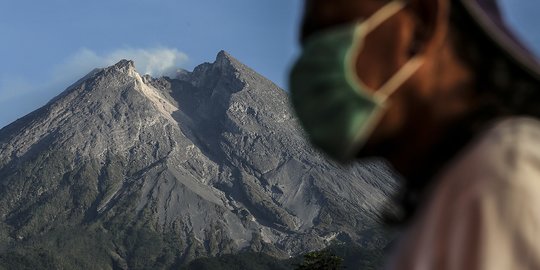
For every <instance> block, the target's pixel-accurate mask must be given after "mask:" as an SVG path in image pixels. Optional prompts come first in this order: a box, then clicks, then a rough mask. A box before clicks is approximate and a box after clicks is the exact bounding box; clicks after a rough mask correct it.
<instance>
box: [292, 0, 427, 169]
mask: <svg viewBox="0 0 540 270" xmlns="http://www.w3.org/2000/svg"><path fill="white" fill-rule="evenodd" d="M404 5H405V4H404V3H402V2H397V1H395V2H390V3H389V4H387V5H386V6H384V7H383V8H381V9H380V10H379V11H377V12H376V13H375V14H373V15H372V16H371V17H370V18H369V19H367V20H365V21H363V22H361V23H355V24H353V25H349V26H346V27H341V28H337V29H332V30H331V31H326V32H322V33H319V34H316V35H314V36H313V37H311V38H310V39H308V40H307V42H306V43H305V45H304V47H303V52H302V55H301V56H300V58H299V59H298V60H297V62H296V64H295V65H294V67H293V69H292V71H291V74H290V82H289V83H290V90H291V100H292V105H293V107H294V109H295V111H296V114H297V116H298V118H299V120H300V123H301V124H302V126H303V127H304V130H305V131H306V132H307V134H308V136H309V138H310V140H311V142H312V144H314V145H315V146H316V147H318V148H320V149H321V150H323V151H324V152H325V153H326V154H328V155H329V156H330V157H332V158H334V159H337V160H340V161H347V160H350V159H351V158H354V155H355V154H356V153H357V152H358V151H359V150H360V148H361V147H362V146H363V144H364V143H365V142H366V141H367V140H368V138H369V135H370V134H371V133H372V132H373V130H374V128H375V127H376V125H377V124H378V123H379V121H380V119H381V118H382V116H383V112H384V109H385V107H386V105H387V104H386V103H387V99H388V97H389V96H390V95H391V94H392V93H393V92H394V91H395V90H396V89H398V88H399V87H400V86H401V85H402V84H403V83H404V82H405V81H406V80H407V79H408V78H410V77H411V76H412V75H413V74H414V72H416V70H417V69H418V68H419V67H420V65H421V63H422V61H421V59H420V58H418V57H417V58H413V59H411V60H410V61H409V62H408V63H407V64H405V65H404V66H403V67H402V68H401V69H400V70H399V71H398V72H397V73H396V74H395V75H394V76H392V78H390V80H389V81H388V82H386V83H385V84H384V85H383V86H382V87H381V88H380V89H378V90H372V89H370V88H368V87H367V86H366V85H365V84H364V83H363V82H362V81H361V80H360V78H358V76H357V72H356V71H357V67H356V61H357V59H358V55H359V53H360V51H361V50H362V46H363V43H364V39H365V37H366V36H367V35H368V34H369V33H370V32H371V31H373V30H374V29H375V28H377V27H378V26H379V25H380V24H382V23H383V22H384V21H386V20H388V19H389V18H390V17H391V16H393V15H395V14H396V13H398V12H399V11H400V10H401V9H403V8H404Z"/></svg>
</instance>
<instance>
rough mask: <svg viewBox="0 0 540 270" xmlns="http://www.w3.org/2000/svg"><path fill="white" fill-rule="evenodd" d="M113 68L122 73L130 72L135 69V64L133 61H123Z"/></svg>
mask: <svg viewBox="0 0 540 270" xmlns="http://www.w3.org/2000/svg"><path fill="white" fill-rule="evenodd" d="M113 68H115V69H117V70H121V71H129V70H131V69H135V63H134V62H133V60H126V59H122V60H120V61H118V63H116V64H114V65H113Z"/></svg>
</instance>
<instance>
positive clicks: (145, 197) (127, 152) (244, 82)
mask: <svg viewBox="0 0 540 270" xmlns="http://www.w3.org/2000/svg"><path fill="white" fill-rule="evenodd" d="M392 179H393V175H392V173H391V172H390V170H388V169H387V168H386V167H385V166H384V164H382V163H380V162H375V161H373V162H364V163H362V164H355V165H351V166H348V167H346V168H344V167H342V166H340V165H338V164H335V163H333V162H331V161H328V160H327V159H325V157H324V156H322V155H321V154H319V153H318V152H317V151H315V150H313V149H312V148H311V147H310V146H309V144H308V143H307V142H306V141H305V139H304V138H303V135H302V133H301V131H300V129H299V127H298V125H297V123H296V121H295V118H294V116H293V115H292V113H291V111H290V109H289V104H288V100H287V94H286V93H285V92H284V91H283V90H282V89H280V88H278V87H277V86H276V85H274V84H273V83H271V82H270V81H268V80H267V79H265V78H263V77H262V76H260V75H259V74H257V73H256V72H254V71H253V70H251V69H250V68H248V67H246V66H245V65H243V64H242V63H240V62H238V61H237V60H236V59H234V58H233V57H231V56H230V55H228V54H227V53H225V52H223V51H222V52H220V53H219V54H218V56H217V58H216V61H215V62H214V63H204V64H202V65H200V66H198V67H196V68H195V69H194V70H193V72H187V71H185V70H181V71H179V72H178V76H177V77H176V78H168V77H163V78H157V79H156V78H151V77H149V76H140V75H139V74H138V73H137V72H136V70H135V68H134V65H133V62H131V61H126V60H122V61H120V62H119V63H117V64H116V65H114V66H111V67H108V68H105V69H99V70H94V71H93V72H91V73H90V74H88V75H87V76H86V77H85V78H83V79H81V80H80V81H78V82H77V83H75V84H74V85H72V86H71V87H69V88H68V89H67V90H66V91H65V92H64V93H62V94H61V95H60V96H58V97H57V98H55V99H53V100H52V101H50V102H49V103H48V104H47V105H45V106H44V107H42V108H40V109H39V110H37V111H35V112H33V113H31V114H29V115H27V116H26V117H24V118H22V119H19V120H18V121H16V122H14V123H12V124H11V125H9V126H7V127H5V128H3V129H2V130H0V240H1V241H0V252H2V250H4V251H5V250H9V249H12V248H22V247H24V248H29V247H33V248H38V247H39V248H42V247H43V246H47V247H51V246H54V248H51V250H56V251H58V252H67V254H74V255H73V256H74V258H72V259H73V260H74V261H77V260H79V258H76V256H77V255H76V254H75V253H73V252H75V251H74V249H73V248H71V249H69V252H71V253H69V252H68V251H66V250H67V249H68V247H70V245H75V244H74V243H72V242H73V241H71V240H69V239H67V237H64V238H62V237H60V236H58V235H59V234H58V233H57V232H58V231H62V233H63V234H69V232H71V231H76V232H77V234H78V235H79V234H80V235H91V237H88V239H93V240H88V239H87V238H84V239H87V240H85V241H89V243H94V242H92V241H97V240H96V239H100V240H99V241H102V242H99V243H101V244H99V250H101V251H102V253H100V254H102V255H103V256H105V257H107V258H108V259H106V260H104V261H103V262H102V264H101V265H102V266H99V267H98V268H100V267H105V268H108V266H107V267H106V265H108V264H111V265H114V266H115V267H118V268H133V269H136V268H140V267H139V266H140V265H139V264H137V263H138V262H137V260H136V259H137V258H138V257H137V256H135V255H134V254H138V253H137V247H136V246H137V244H136V243H137V242H136V241H138V240H137V239H139V240H140V239H147V238H144V237H143V236H145V237H146V235H151V236H152V237H154V238H155V239H159V240H155V241H157V242H155V243H161V244H159V245H158V244H155V245H156V246H158V247H159V248H154V249H156V251H155V253H156V254H155V256H154V255H152V254H153V253H152V252H147V253H146V254H144V255H145V256H148V258H149V259H148V260H150V261H151V260H155V261H157V262H160V263H161V264H159V265H158V264H153V265H152V267H153V268H161V267H169V266H171V265H175V264H181V263H183V262H186V261H189V260H191V259H193V258H197V257H202V256H215V255H219V254H226V253H235V252H240V251H262V252H265V253H268V254H270V255H274V256H278V257H289V256H295V255H298V254H301V253H303V252H307V251H311V250H313V249H319V248H323V247H325V246H327V245H328V244H329V242H330V241H331V240H332V239H335V238H338V239H346V240H348V241H354V242H357V243H359V244H362V245H370V246H373V247H381V248H382V247H384V246H385V245H386V244H387V242H386V241H387V239H386V238H385V237H384V235H383V234H382V233H380V232H379V231H378V229H377V228H378V227H379V226H378V220H379V217H380V214H381V212H382V210H383V208H384V207H385V206H386V204H387V199H388V197H389V195H390V194H392V193H393V192H394V190H395V188H396V183H395V181H394V180H392ZM60 235H61V234H60ZM96 235H97V236H96ZM141 235H142V236H141ZM81 237H82V236H81ZM148 237H149V236H148ZM154 238H148V239H154ZM59 239H60V240H59ZM61 239H63V240H61ZM77 239H78V238H77ZM133 239H135V240H133ZM141 241H142V240H141ZM145 241H146V242H144V241H143V242H144V243H149V242H151V241H149V240H145ZM36 243H38V244H36ZM51 243H56V244H54V245H53V244H51ZM58 243H63V244H62V245H60V244H58ZM152 243H154V242H152ZM88 246H91V244H88ZM82 250H85V249H82ZM81 252H82V251H81ZM163 254H172V255H171V256H172V257H171V258H169V257H166V256H165V255H163ZM51 256H53V257H54V254H53V255H51ZM66 256H68V255H66ZM95 256H100V255H99V254H98V255H95ZM138 256H142V255H138ZM152 256H153V257H152ZM164 256H165V257H164ZM80 260H82V259H80ZM109 260H110V261H109ZM78 265H79V266H80V267H83V268H84V267H85V265H84V263H83V262H81V263H79V264H78ZM94 266H95V265H94Z"/></svg>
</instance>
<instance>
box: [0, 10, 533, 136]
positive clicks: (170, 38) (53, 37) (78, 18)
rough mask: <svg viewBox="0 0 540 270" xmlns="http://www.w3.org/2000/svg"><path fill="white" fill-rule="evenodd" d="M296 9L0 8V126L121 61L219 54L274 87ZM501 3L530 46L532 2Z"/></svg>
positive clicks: (286, 56)
mask: <svg viewBox="0 0 540 270" xmlns="http://www.w3.org/2000/svg"><path fill="white" fill-rule="evenodd" d="M302 2H303V1H302V0H196V1H183V0H108V1H106V0H94V1H82V0H47V1H35V0H32V1H30V0H0V6H1V7H2V8H1V9H0V37H2V42H0V59H1V61H0V127H3V126H5V125H6V124H8V123H10V122H12V121H14V120H16V119H17V118H19V117H21V116H23V115H25V114H27V113H29V112H31V111H33V110H35V109H37V108H38V107H40V106H42V105H44V104H45V103H46V102H47V101H48V100H50V99H51V98H52V97H54V96H56V95H58V94H59V93H60V92H62V91H63V90H64V89H65V88H66V87H67V86H68V85H70V84H71V83H73V82H74V81H76V80H77V79H79V78H80V77H82V76H83V75H84V74H86V73H87V72H89V71H90V70H91V69H93V68H95V67H103V66H107V65H110V64H113V63H114V62H116V61H118V60H120V59H121V58H131V59H133V60H135V61H136V63H135V64H136V66H137V69H138V70H139V72H142V73H151V74H153V75H156V76H157V75H160V74H164V73H167V72H168V71H170V69H171V68H172V67H181V68H186V69H189V70H191V69H192V68H193V67H194V66H196V65H198V64H200V63H202V62H210V61H213V60H214V58H215V55H216V54H217V52H218V51H219V50H222V49H224V50H226V51H228V52H229V53H231V54H232V55H233V56H235V57H236V58H238V59H239V60H240V61H242V62H244V63H245V64H247V65H248V66H251V67H252V68H254V69H255V70H256V71H258V72H259V73H261V74H263V75H264V76H266V77H268V78H269V79H271V80H272V81H274V82H276V83H277V84H278V85H280V86H282V87H284V86H286V73H287V70H288V67H289V65H290V64H291V62H292V61H293V59H294V56H295V55H296V54H297V53H298V47H297V43H296V40H297V38H296V35H297V25H298V23H299V20H300V14H301V5H302ZM502 2H504V6H505V7H506V8H507V10H508V11H509V15H510V17H511V18H510V19H511V20H510V21H511V23H512V24H513V25H515V26H517V27H518V28H520V29H523V31H522V32H524V33H535V34H524V36H526V37H527V40H528V41H529V42H530V43H531V44H539V45H540V36H539V35H538V34H540V31H538V30H536V29H537V26H538V25H540V19H539V18H538V17H539V16H537V13H538V11H539V10H540V1H538V0H519V1H517V0H502ZM536 47H540V46H536ZM538 51H540V48H539V49H538Z"/></svg>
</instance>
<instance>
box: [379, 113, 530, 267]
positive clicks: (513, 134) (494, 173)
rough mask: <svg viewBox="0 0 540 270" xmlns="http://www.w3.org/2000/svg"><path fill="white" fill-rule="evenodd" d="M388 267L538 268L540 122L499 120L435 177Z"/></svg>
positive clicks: (520, 118) (514, 119) (528, 119)
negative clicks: (430, 190) (425, 199)
mask: <svg viewBox="0 0 540 270" xmlns="http://www.w3.org/2000/svg"><path fill="white" fill-rule="evenodd" d="M387 269H389V270H390V269H391V270H394V269H400V270H412V269H414V270H428V269H429V270H431V269H436V270H468V269H480V270H516V269H540V122H539V121H538V120H536V119H533V118H525V117H519V118H518V117H516V118H509V119H505V120H502V121H499V122H497V123H496V124H495V125H494V126H493V127H492V128H491V129H490V130H488V131H487V132H485V134H484V135H482V136H481V137H480V139H479V140H477V141H476V142H475V143H473V144H472V145H471V146H470V147H469V148H468V149H467V150H466V151H464V152H463V153H462V154H461V155H460V156H458V158H456V160H455V161H454V162H452V163H451V164H450V166H448V167H447V168H446V169H445V170H444V171H443V173H442V174H441V175H440V177H438V179H437V181H436V186H435V188H434V189H433V192H432V193H431V195H430V199H429V200H428V201H427V204H426V205H424V208H423V209H422V210H421V211H420V212H419V213H418V215H417V217H416V219H415V220H414V221H413V223H412V224H411V227H410V228H409V230H408V231H407V232H406V233H405V235H404V237H403V238H402V240H401V242H400V244H399V246H398V247H397V249H396V252H395V254H394V257H393V258H392V260H391V262H390V264H389V267H388V268H387Z"/></svg>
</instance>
